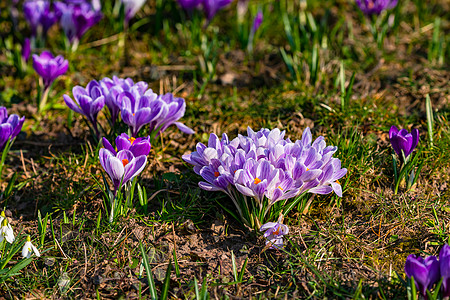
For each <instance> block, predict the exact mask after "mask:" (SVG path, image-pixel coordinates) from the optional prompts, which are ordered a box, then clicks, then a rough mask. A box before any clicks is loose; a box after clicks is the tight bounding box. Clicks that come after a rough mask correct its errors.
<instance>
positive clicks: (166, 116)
mask: <svg viewBox="0 0 450 300" xmlns="http://www.w3.org/2000/svg"><path fill="white" fill-rule="evenodd" d="M158 99H160V100H161V105H162V106H161V113H160V114H159V115H158V117H157V118H155V119H154V120H153V121H152V122H151V123H150V131H153V130H158V133H157V134H156V135H159V134H160V133H161V132H164V131H165V130H166V129H167V128H168V127H169V126H170V125H173V124H174V125H176V126H177V127H178V129H180V130H181V131H182V132H184V133H187V134H193V133H195V132H194V131H193V130H192V129H191V128H189V127H187V126H186V125H184V124H183V123H181V122H177V121H178V120H179V119H180V118H181V117H183V116H184V112H185V111H186V102H185V101H184V99H183V98H177V97H174V96H173V94H172V93H167V94H164V95H162V96H159V97H158Z"/></svg>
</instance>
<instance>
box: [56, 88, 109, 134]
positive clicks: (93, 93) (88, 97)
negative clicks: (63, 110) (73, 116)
mask: <svg viewBox="0 0 450 300" xmlns="http://www.w3.org/2000/svg"><path fill="white" fill-rule="evenodd" d="M72 94H73V98H74V99H75V101H74V100H72V98H70V97H69V96H67V95H64V96H63V98H64V101H65V102H66V104H67V106H69V108H70V109H71V110H73V111H75V112H77V113H79V114H82V115H83V116H85V117H86V118H87V119H88V121H89V122H91V124H92V125H93V127H94V130H95V133H96V135H97V137H100V132H99V131H98V127H97V115H98V113H99V112H100V110H102V108H103V106H105V96H104V95H103V94H102V90H101V87H100V84H99V83H98V82H97V81H96V80H92V81H90V82H89V83H88V85H87V86H86V88H83V87H81V86H75V87H74V88H73V89H72Z"/></svg>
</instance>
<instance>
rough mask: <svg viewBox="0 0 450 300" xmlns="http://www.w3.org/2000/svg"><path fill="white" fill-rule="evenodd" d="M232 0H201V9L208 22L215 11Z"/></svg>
mask: <svg viewBox="0 0 450 300" xmlns="http://www.w3.org/2000/svg"><path fill="white" fill-rule="evenodd" d="M232 1H233V0H203V3H202V4H203V10H204V12H205V15H206V18H207V19H208V22H210V21H211V20H212V19H213V18H214V16H215V15H216V14H217V12H218V11H219V10H221V9H223V8H224V7H225V6H227V5H228V4H230V3H231V2H232Z"/></svg>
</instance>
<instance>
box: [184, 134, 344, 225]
mask: <svg viewBox="0 0 450 300" xmlns="http://www.w3.org/2000/svg"><path fill="white" fill-rule="evenodd" d="M247 134H248V135H247V136H242V135H239V136H238V137H236V138H235V139H233V140H231V141H230V140H229V139H228V136H227V135H226V134H223V136H222V139H219V138H218V137H217V136H216V135H215V134H211V136H210V138H209V141H208V145H204V144H202V143H198V144H197V151H195V152H193V153H191V154H185V155H183V159H184V160H185V161H186V162H188V163H190V164H192V165H193V166H194V172H195V173H197V174H199V175H200V176H202V177H203V179H204V180H205V181H201V182H200V183H199V186H200V187H201V188H202V189H205V190H209V191H223V192H225V193H226V194H228V195H229V196H230V198H231V200H232V201H233V203H234V204H235V206H236V208H237V210H238V213H239V215H240V217H241V218H242V220H243V221H244V223H246V224H247V225H249V226H251V227H254V228H258V229H259V228H260V226H261V223H263V222H264V221H265V219H264V218H265V216H266V214H267V212H268V211H269V209H270V208H271V206H272V205H273V204H275V203H276V202H278V201H282V200H288V199H291V198H296V197H297V196H300V195H302V194H303V193H305V192H309V193H314V194H329V193H331V192H333V191H334V192H335V193H336V194H337V195H338V196H340V197H341V196H342V187H341V185H340V183H339V181H338V179H340V178H342V177H343V176H344V175H345V174H346V173H347V169H345V168H341V161H340V160H339V159H338V158H334V157H333V154H334V153H335V152H336V151H337V147H334V146H328V147H327V146H326V143H325V141H324V138H323V137H322V136H321V137H318V138H317V139H316V140H315V141H314V142H313V141H312V136H311V131H310V129H309V128H306V129H305V130H304V131H303V136H302V139H301V140H297V141H295V142H292V141H291V140H290V139H288V138H287V139H285V138H284V135H285V132H284V131H283V132H281V131H280V130H279V129H273V130H269V129H266V128H263V129H261V130H260V131H258V132H254V131H253V130H252V129H251V128H248V129H247ZM239 193H240V194H242V195H243V196H244V198H245V199H246V197H251V198H252V199H253V200H254V208H255V209H256V210H258V211H259V213H258V217H257V218H255V217H254V216H253V217H252V216H250V217H247V216H248V212H247V213H246V211H247V208H246V207H247V203H248V202H247V201H246V200H244V202H242V201H240V200H239V195H238V194H239ZM241 203H244V204H243V205H242V204H241ZM284 203H286V202H284ZM250 214H251V213H250Z"/></svg>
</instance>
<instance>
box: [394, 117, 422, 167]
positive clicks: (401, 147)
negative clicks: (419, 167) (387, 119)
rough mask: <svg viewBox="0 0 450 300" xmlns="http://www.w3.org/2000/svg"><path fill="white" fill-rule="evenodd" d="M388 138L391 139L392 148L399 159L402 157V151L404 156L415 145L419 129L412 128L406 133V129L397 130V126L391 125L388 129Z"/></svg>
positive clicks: (406, 155)
mask: <svg viewBox="0 0 450 300" xmlns="http://www.w3.org/2000/svg"><path fill="white" fill-rule="evenodd" d="M389 140H390V141H391V145H392V148H394V150H395V152H396V153H397V154H398V156H399V157H400V159H403V155H402V151H403V153H404V155H405V158H406V157H408V156H409V155H410V154H411V152H413V150H414V149H415V148H416V147H417V144H418V143H419V130H418V129H413V130H412V131H411V133H408V131H407V130H406V129H402V130H400V131H399V130H398V128H397V127H396V126H395V125H393V126H392V127H391V129H390V130H389Z"/></svg>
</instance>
